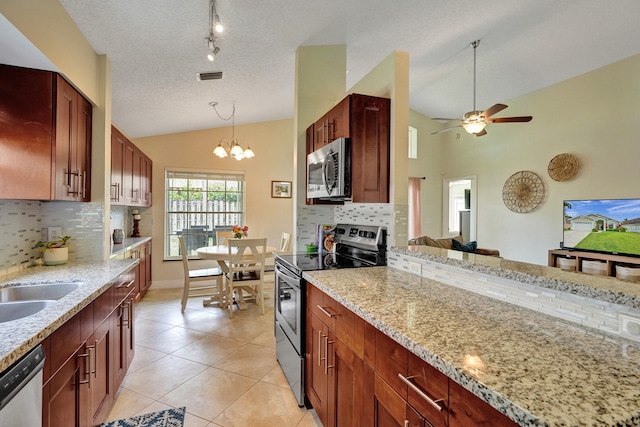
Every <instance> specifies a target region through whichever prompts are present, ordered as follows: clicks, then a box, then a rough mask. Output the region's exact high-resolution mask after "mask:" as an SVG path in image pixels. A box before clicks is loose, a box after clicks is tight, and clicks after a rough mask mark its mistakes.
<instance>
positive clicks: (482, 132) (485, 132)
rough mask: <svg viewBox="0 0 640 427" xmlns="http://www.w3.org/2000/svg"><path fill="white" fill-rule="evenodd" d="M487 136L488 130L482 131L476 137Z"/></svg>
mask: <svg viewBox="0 0 640 427" xmlns="http://www.w3.org/2000/svg"><path fill="white" fill-rule="evenodd" d="M486 134H487V130H486V129H482V130H481V131H480V132H478V133H476V134H475V136H483V135H486Z"/></svg>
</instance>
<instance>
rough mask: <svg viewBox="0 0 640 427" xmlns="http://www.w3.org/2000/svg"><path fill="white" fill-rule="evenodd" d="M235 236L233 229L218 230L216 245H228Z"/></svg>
mask: <svg viewBox="0 0 640 427" xmlns="http://www.w3.org/2000/svg"><path fill="white" fill-rule="evenodd" d="M232 238H233V231H228V230H227V231H216V245H226V244H227V240H228V239H232Z"/></svg>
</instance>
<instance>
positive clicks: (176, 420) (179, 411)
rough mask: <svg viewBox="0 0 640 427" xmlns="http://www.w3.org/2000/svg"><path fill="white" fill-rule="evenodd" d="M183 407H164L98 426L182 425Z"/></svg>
mask: <svg viewBox="0 0 640 427" xmlns="http://www.w3.org/2000/svg"><path fill="white" fill-rule="evenodd" d="M184 411H185V408H184V407H183V408H172V409H165V410H164V411H158V412H151V413H149V414H144V415H138V416H136V417H131V418H123V419H121V420H115V421H109V422H106V423H102V424H101V425H100V427H183V425H184Z"/></svg>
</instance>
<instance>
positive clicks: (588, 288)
mask: <svg viewBox="0 0 640 427" xmlns="http://www.w3.org/2000/svg"><path fill="white" fill-rule="evenodd" d="M394 253H397V254H401V255H407V256H410V257H414V258H420V259H424V260H427V261H434V262H437V263H440V264H446V265H451V266H455V267H460V268H464V269H466V270H471V271H477V272H479V273H486V274H490V275H493V276H498V277H503V278H507V279H513V280H517V281H519V282H522V283H528V284H531V285H535V286H540V287H543V288H548V289H555V290H558V291H564V292H569V293H572V294H575V295H581V296H584V297H587V298H593V299H598V300H601V301H606V302H611V303H615V304H621V305H626V306H629V307H634V308H638V309H640V285H639V284H638V283H637V282H631V281H624V280H619V279H616V278H614V277H608V276H596V275H591V274H586V273H580V272H577V273H576V272H570V271H565V270H561V269H559V268H556V267H547V266H544V265H537V264H529V263H526V262H520V261H511V260H508V259H504V258H500V257H493V256H485V255H476V254H473V253H467V252H461V251H454V250H449V249H442V248H434V247H431V246H394V247H393V248H391V251H390V255H392V254H394Z"/></svg>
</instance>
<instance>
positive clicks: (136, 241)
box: [110, 236, 151, 259]
mask: <svg viewBox="0 0 640 427" xmlns="http://www.w3.org/2000/svg"><path fill="white" fill-rule="evenodd" d="M149 240H151V237H149V236H146V237H125V238H124V240H123V241H122V243H118V244H112V245H111V255H110V257H111V258H112V259H113V258H115V257H117V256H119V255H123V254H124V253H125V252H127V251H128V250H131V249H133V248H135V247H136V246H140V245H142V244H143V243H146V242H148V241H149Z"/></svg>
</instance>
